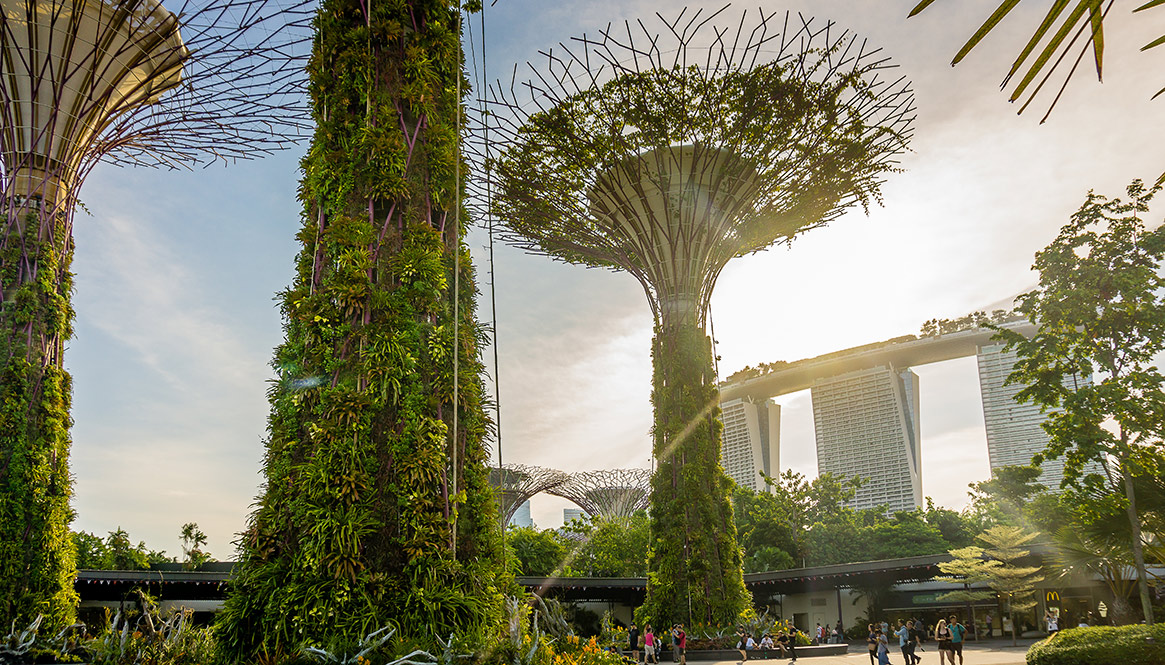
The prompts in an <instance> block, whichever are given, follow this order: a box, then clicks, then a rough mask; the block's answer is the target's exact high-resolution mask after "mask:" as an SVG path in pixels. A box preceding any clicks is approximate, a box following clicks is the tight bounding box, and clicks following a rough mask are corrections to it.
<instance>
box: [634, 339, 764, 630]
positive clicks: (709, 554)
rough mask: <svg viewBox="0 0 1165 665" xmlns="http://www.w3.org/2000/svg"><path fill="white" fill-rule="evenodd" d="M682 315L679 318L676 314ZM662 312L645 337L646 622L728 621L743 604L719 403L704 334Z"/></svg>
mask: <svg viewBox="0 0 1165 665" xmlns="http://www.w3.org/2000/svg"><path fill="white" fill-rule="evenodd" d="M676 318H679V317H676ZM694 318H695V317H694V316H689V317H683V318H681V319H680V320H678V321H676V320H669V318H668V317H666V316H665V317H664V319H663V323H661V324H659V325H657V326H656V329H655V337H654V339H653V341H652V363H653V367H654V374H653V379H652V404H653V405H654V407H655V427H654V430H653V436H654V441H653V453H654V455H655V458H656V464H657V468H656V472H655V476H654V478H653V479H652V496H651V534H652V535H651V549H650V553H649V563H648V571H649V577H648V586H647V604H646V606H645V608H644V610H643V612H644V617H643V620H644V621H651V622H653V623H655V624H656V625H663V626H667V625H670V624H672V623H676V622H680V623H685V624H688V625H692V624H696V623H703V624H709V625H729V624H732V623H734V622H735V621H736V620H737V618H738V617H739V616H740V613H741V612H743V611H744V610H745V609H747V607H748V604H749V594H748V590H747V589H745V587H744V579H743V576H742V574H741V566H742V560H741V553H740V547H739V546H738V545H737V541H736V523H735V522H734V521H733V518H732V506H731V504H730V502H729V496H730V493H731V484H732V481H731V480H730V479H729V478H728V476H727V474H725V472H724V469H723V467H722V466H721V465H720V438H721V437H720V434H721V424H720V404H719V390H718V389H717V387H716V380H715V372H714V370H713V365H712V350H711V343H710V340H709V339H708V336H707V335H705V334H704V331H703V329H702V327H700V326H698V325H697V324H696V322H695V321H694V320H693V319H694Z"/></svg>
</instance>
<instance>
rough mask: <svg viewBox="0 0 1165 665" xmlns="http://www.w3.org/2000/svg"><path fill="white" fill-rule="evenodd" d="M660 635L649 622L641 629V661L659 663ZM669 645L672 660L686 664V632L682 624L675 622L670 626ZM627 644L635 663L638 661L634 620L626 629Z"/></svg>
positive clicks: (637, 634)
mask: <svg viewBox="0 0 1165 665" xmlns="http://www.w3.org/2000/svg"><path fill="white" fill-rule="evenodd" d="M661 637H662V636H661V635H657V634H656V633H655V630H654V629H653V628H652V627H651V624H647V625H646V626H644V629H643V662H644V663H649V662H650V663H656V664H657V665H658V663H659V652H660V651H662V649H661V647H662V646H663V641H662V640H661V639H660V638H661ZM671 645H672V651H671V653H672V662H676V663H681V665H687V662H688V656H687V649H688V634H687V633H686V632H684V624H682V623H677V624H675V625H673V626H672V627H671ZM627 646H628V647H629V648H630V651H631V657H632V658H633V659H634V661H635V662H636V663H638V662H639V627H638V626H636V625H635V622H634V621H632V622H631V627H630V628H629V629H628V630H627Z"/></svg>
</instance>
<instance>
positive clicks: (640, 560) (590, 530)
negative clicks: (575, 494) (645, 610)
mask: <svg viewBox="0 0 1165 665" xmlns="http://www.w3.org/2000/svg"><path fill="white" fill-rule="evenodd" d="M563 530H564V531H565V532H566V533H567V534H568V537H570V536H573V538H571V539H572V540H574V542H575V543H577V545H576V547H575V550H574V551H573V552H571V553H568V554H567V557H566V572H565V574H567V575H578V576H582V577H644V576H646V575H647V545H648V543H649V542H650V540H651V524H650V521H649V520H648V518H647V514H646V513H644V512H643V511H639V512H637V513H635V515H633V516H631V517H626V518H620V517H615V518H606V517H595V518H588V519H584V520H576V521H574V522H571V523H570V524H569V525H567V526H566V527H564V529H563Z"/></svg>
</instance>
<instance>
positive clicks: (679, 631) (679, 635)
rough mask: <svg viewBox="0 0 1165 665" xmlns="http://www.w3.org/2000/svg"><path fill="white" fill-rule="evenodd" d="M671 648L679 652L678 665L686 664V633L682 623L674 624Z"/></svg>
mask: <svg viewBox="0 0 1165 665" xmlns="http://www.w3.org/2000/svg"><path fill="white" fill-rule="evenodd" d="M672 645H673V647H672V648H673V649H675V650H676V651H677V652H679V654H680V665H688V634H687V633H685V632H684V624H682V623H678V624H676V631H675V640H673V641H672Z"/></svg>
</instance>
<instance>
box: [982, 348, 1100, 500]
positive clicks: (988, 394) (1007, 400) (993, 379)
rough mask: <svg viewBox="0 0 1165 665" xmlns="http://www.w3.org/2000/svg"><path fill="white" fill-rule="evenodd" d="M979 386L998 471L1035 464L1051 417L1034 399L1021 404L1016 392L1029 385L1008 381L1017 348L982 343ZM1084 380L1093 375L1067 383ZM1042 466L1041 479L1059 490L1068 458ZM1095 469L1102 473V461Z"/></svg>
mask: <svg viewBox="0 0 1165 665" xmlns="http://www.w3.org/2000/svg"><path fill="white" fill-rule="evenodd" d="M976 357H977V359H978V361H979V389H980V390H981V391H982V395H983V422H984V424H985V426H986V428H987V456H988V458H989V459H990V461H991V470H992V472H994V470H995V469H998V468H999V467H1001V466H1013V465H1017V464H1031V462H1032V456H1033V455H1035V454H1036V453H1038V452H1040V451H1041V450H1043V449H1044V448H1046V447H1047V445H1048V433H1047V432H1045V431H1044V428H1043V427H1042V426H1041V425H1043V424H1044V423H1045V422H1046V421H1047V420H1048V416H1047V414H1046V413H1043V412H1041V411H1040V407H1039V406H1038V405H1036V404H1032V403H1030V402H1028V403H1026V404H1021V403H1019V402H1017V401H1015V395H1016V393H1018V392H1019V391H1020V390H1023V388H1024V387H1025V386H1024V385H1023V384H1019V383H1013V384H1011V385H1009V386H1008V385H1004V382H1005V381H1006V380H1007V377H1008V375H1009V374H1011V372H1012V370H1014V368H1015V360H1016V357H1017V353H1016V351H1014V350H1012V351H1004V350H1003V345H1002V344H990V345H985V346H980V347H979V353H978V354H977V356H976ZM1076 382H1080V383H1081V384H1083V385H1088V384H1090V383H1091V382H1092V378H1091V377H1084V378H1079V377H1076V376H1069V377H1067V378H1066V379H1065V380H1064V385H1067V386H1069V387H1074V385H1073V384H1075V383H1076ZM1040 468H1041V469H1042V470H1043V473H1042V474H1041V475H1040V483H1041V484H1043V485H1044V486H1045V487H1048V488H1050V489H1053V490H1058V489H1059V487H1060V481H1061V480H1063V479H1064V458H1062V457H1060V458H1057V459H1053V460H1047V461H1046V462H1044V463H1043V464H1042V465H1041V466H1040ZM1091 470H1092V471H1093V472H1095V473H1102V469H1101V468H1100V466H1099V465H1095V466H1092V467H1091Z"/></svg>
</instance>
